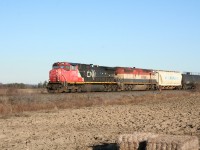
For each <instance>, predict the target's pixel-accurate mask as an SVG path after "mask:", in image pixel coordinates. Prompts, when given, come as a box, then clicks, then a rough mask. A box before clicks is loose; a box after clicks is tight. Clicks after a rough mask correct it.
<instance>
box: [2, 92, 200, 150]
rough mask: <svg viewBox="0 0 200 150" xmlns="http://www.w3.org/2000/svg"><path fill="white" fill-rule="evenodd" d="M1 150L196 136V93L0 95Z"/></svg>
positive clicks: (199, 122)
mask: <svg viewBox="0 0 200 150" xmlns="http://www.w3.org/2000/svg"><path fill="white" fill-rule="evenodd" d="M0 114H1V118H0V128H1V130H0V149H15V150H21V149H30V150H32V149H67V150H96V149H97V148H96V147H95V146H97V145H101V144H103V143H115V142H116V140H117V138H118V136H119V135H120V134H125V133H133V132H135V131H137V132H152V133H166V134H173V135H196V136H198V138H199V139H200V93H199V92H198V91H162V92H157V91H156V92H155V91H148V92H142V91H140V92H139V91H137V92H120V93H104V92H102V93H79V94H73V93H72V94H47V93H46V92H45V90H16V89H9V90H1V91H0Z"/></svg>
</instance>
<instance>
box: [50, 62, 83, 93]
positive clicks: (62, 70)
mask: <svg viewBox="0 0 200 150" xmlns="http://www.w3.org/2000/svg"><path fill="white" fill-rule="evenodd" d="M77 82H83V78H82V77H81V75H80V72H79V70H78V65H76V64H70V63H67V62H57V63H54V64H53V66H52V70H50V72H49V83H48V85H47V90H48V91H50V92H51V91H53V92H55V91H56V92H60V91H62V90H63V91H65V90H66V89H67V86H68V84H73V83H77ZM57 90H58V91H57Z"/></svg>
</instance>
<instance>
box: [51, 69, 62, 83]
mask: <svg viewBox="0 0 200 150" xmlns="http://www.w3.org/2000/svg"><path fill="white" fill-rule="evenodd" d="M60 76H61V70H60V69H53V70H51V71H50V77H49V78H50V81H52V82H58V81H60Z"/></svg>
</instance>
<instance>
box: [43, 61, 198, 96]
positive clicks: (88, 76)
mask: <svg viewBox="0 0 200 150" xmlns="http://www.w3.org/2000/svg"><path fill="white" fill-rule="evenodd" d="M197 84H200V75H199V74H198V75H197V74H196V75H194V74H191V73H189V72H188V73H184V74H183V73H181V72H175V71H161V70H153V69H140V68H135V67H107V66H98V65H93V64H81V63H69V62H56V63H54V64H53V67H52V70H50V72H49V82H48V85H47V90H48V92H49V93H62V92H87V91H108V92H109V91H134V90H162V89H179V90H180V89H193V88H195V86H196V85H197Z"/></svg>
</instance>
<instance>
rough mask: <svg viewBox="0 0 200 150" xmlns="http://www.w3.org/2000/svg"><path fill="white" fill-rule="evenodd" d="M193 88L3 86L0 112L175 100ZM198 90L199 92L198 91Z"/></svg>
mask: <svg viewBox="0 0 200 150" xmlns="http://www.w3.org/2000/svg"><path fill="white" fill-rule="evenodd" d="M195 93H196V92H195ZM191 94H194V93H192V92H184V91H171V92H170V91H165V92H161V93H160V92H152V91H148V92H115V93H104V92H97V93H65V94H47V93H46V92H45V90H44V89H40V90H35V89H26V90H19V89H6V90H4V91H3V90H2V89H1V90H0V114H1V115H3V116H5V115H12V114H16V113H22V112H26V111H39V110H57V109H66V108H81V107H91V106H102V105H104V106H107V105H127V104H133V105H134V104H141V105H142V103H143V102H149V103H154V102H157V101H159V100H162V99H164V100H165V101H166V100H173V99H175V98H177V97H178V98H180V97H186V96H188V97H190V96H191ZM196 94H197V93H196Z"/></svg>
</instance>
